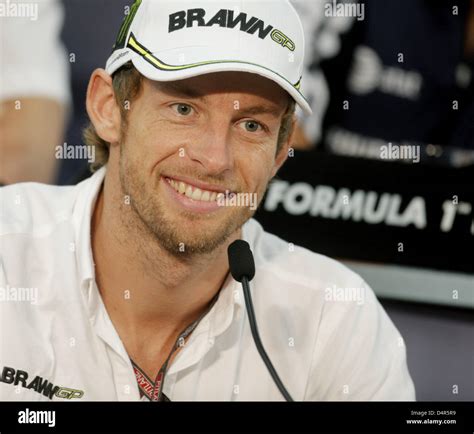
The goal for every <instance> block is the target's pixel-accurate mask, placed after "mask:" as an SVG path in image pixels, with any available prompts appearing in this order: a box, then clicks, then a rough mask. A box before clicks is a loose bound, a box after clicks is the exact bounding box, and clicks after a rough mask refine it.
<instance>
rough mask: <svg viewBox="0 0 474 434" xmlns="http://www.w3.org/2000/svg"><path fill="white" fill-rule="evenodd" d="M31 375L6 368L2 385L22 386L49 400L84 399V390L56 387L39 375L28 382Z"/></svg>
mask: <svg viewBox="0 0 474 434" xmlns="http://www.w3.org/2000/svg"><path fill="white" fill-rule="evenodd" d="M28 377H29V374H28V372H26V371H21V370H20V369H13V368H9V367H8V366H5V367H4V368H3V371H2V373H1V375H0V383H5V384H11V385H12V386H21V387H23V388H24V389H32V390H34V391H35V392H37V393H41V394H43V395H44V396H46V397H47V398H49V399H53V396H56V397H57V398H63V399H78V398H82V396H83V395H84V392H83V391H82V390H76V389H70V388H68V387H61V386H55V385H54V384H53V383H51V382H49V381H48V380H45V379H44V378H42V377H40V376H39V375H37V376H36V377H35V378H33V379H32V380H31V378H30V380H28Z"/></svg>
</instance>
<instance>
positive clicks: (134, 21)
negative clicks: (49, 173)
mask: <svg viewBox="0 0 474 434" xmlns="http://www.w3.org/2000/svg"><path fill="white" fill-rule="evenodd" d="M239 5H240V10H237V9H236V8H235V2H232V1H220V2H209V1H205V0H196V1H176V0H173V1H163V0H160V1H158V0H143V1H137V2H135V4H134V6H133V8H132V10H131V11H130V14H129V16H128V17H127V18H126V20H125V22H124V23H123V25H122V28H121V29H120V31H119V36H118V39H117V42H116V44H115V47H114V51H113V53H112V56H111V57H110V59H109V61H108V62H107V67H106V70H105V71H104V70H102V69H98V70H96V71H94V73H93V74H92V77H91V80H90V84H89V88H88V93H87V111H88V114H89V117H90V120H91V125H90V127H89V128H88V129H87V130H86V134H85V135H86V139H87V142H88V143H89V144H94V146H96V148H97V151H98V152H97V153H96V155H97V161H96V164H95V169H97V168H98V166H101V165H104V166H103V167H101V168H100V169H99V170H98V171H97V172H96V173H95V174H94V175H93V176H92V177H91V178H90V179H88V180H86V181H84V182H82V183H81V184H79V185H77V186H75V187H67V188H55V187H47V186H43V185H39V184H20V185H14V186H10V187H7V188H4V189H3V191H2V196H1V201H2V203H3V206H2V209H3V211H2V212H3V214H2V225H1V248H2V261H1V264H2V267H0V269H3V272H0V276H1V277H0V284H1V286H3V287H5V288H6V287H7V286H8V292H7V294H8V296H9V297H10V301H7V302H5V303H1V304H0V309H1V310H0V319H1V328H0V333H1V342H2V344H1V347H0V348H1V353H0V359H1V363H2V365H1V366H0V368H2V367H3V373H2V378H1V382H0V396H1V398H2V399H4V400H5V399H6V400H13V399H15V400H17V399H29V400H36V399H55V400H61V399H65V398H66V399H82V400H139V399H143V400H152V401H162V400H171V401H180V400H222V401H245V400H283V397H282V395H281V394H280V392H279V390H278V388H277V387H276V385H275V384H274V382H273V380H272V378H271V376H270V374H269V373H268V372H267V369H266V367H265V365H264V363H263V362H262V360H261V358H260V356H259V354H258V352H257V349H256V347H255V344H254V342H253V339H252V335H251V332H250V328H249V324H248V320H247V318H246V310H245V304H244V298H243V293H242V290H241V287H240V284H239V283H237V282H236V281H234V280H233V279H232V277H231V275H230V274H229V266H228V258H227V247H228V246H229V244H230V243H231V242H233V241H234V240H236V239H244V240H246V241H247V242H248V243H249V244H250V247H251V249H252V251H253V254H254V257H255V265H256V275H255V278H254V279H253V280H252V294H253V303H254V307H255V313H256V317H257V322H258V326H259V330H260V335H261V338H262V341H263V344H264V345H265V348H266V351H267V352H268V354H269V355H270V357H271V359H272V362H273V364H274V366H275V368H276V370H277V371H278V374H279V376H280V378H281V379H282V381H283V383H284V384H285V386H286V388H287V389H288V392H289V393H290V394H291V395H292V397H293V399H295V400H369V399H374V400H379V399H380V400H405V399H408V400H411V399H413V398H414V389H413V384H412V381H411V379H410V376H409V374H408V371H407V367H406V360H405V349H404V347H403V340H402V339H401V337H400V335H399V333H398V332H397V330H396V329H395V327H394V326H393V324H392V323H391V321H390V320H389V318H388V317H387V315H386V314H385V312H384V311H383V309H382V308H381V306H380V305H379V304H378V302H377V300H376V299H375V296H374V294H373V292H372V291H371V290H370V288H369V287H368V286H367V285H366V284H365V282H364V281H363V280H362V279H361V278H360V277H358V276H357V275H355V274H354V273H353V272H351V271H349V270H348V269H346V268H345V267H343V266H342V265H341V264H339V263H337V262H335V261H333V260H331V259H329V258H326V257H323V256H320V255H317V254H315V253H312V252H310V251H308V250H305V249H303V248H299V247H294V246H293V245H292V244H291V243H287V242H285V241H283V240H281V239H279V238H277V237H275V236H273V235H271V234H268V233H266V232H264V230H263V228H262V227H261V226H260V225H259V224H258V223H257V222H256V221H255V220H253V219H252V218H251V217H252V215H253V213H254V212H255V207H254V206H252V198H257V201H258V202H260V201H261V200H262V196H263V194H264V192H265V190H266V188H267V186H268V183H269V181H270V180H271V179H272V178H273V177H274V176H275V174H276V173H277V171H278V169H279V168H280V167H281V165H282V164H283V163H284V161H285V160H286V158H287V155H288V147H289V145H288V143H289V141H290V132H291V123H292V122H293V121H292V113H293V111H294V105H295V102H296V103H297V104H299V105H300V106H301V107H302V109H303V110H305V111H306V112H309V111H310V109H309V106H308V104H307V103H306V101H305V99H304V97H303V96H302V95H301V94H300V92H299V90H298V87H299V83H300V81H301V70H302V65H303V49H302V47H303V46H304V36H303V31H302V27H301V24H300V21H299V18H298V16H297V14H296V12H295V10H294V9H293V8H292V6H291V5H290V3H289V2H288V1H287V0H271V1H241V2H239ZM245 200H247V201H245ZM255 205H256V204H255ZM19 288H26V289H24V291H23V292H24V293H25V292H26V294H33V295H35V294H36V298H35V299H34V300H32V301H31V302H30V303H28V302H20V301H18V300H16V301H14V300H11V299H12V298H14V297H15V294H16V295H17V294H18V292H19ZM28 289H29V290H30V291H29V292H27V291H26V290H28ZM35 289H36V292H35ZM341 291H342V292H343V293H347V295H348V296H347V297H342V299H341V297H340V295H341ZM348 291H350V293H349V292H348ZM351 294H352V295H351ZM354 295H356V297H353V296H354ZM25 298H27V297H25ZM30 298H34V297H32V296H30ZM17 299H18V297H17ZM7 325H8V327H7ZM13 325H14V326H13ZM44 382H48V383H47V385H46V386H45V383H44ZM48 387H49V388H48Z"/></svg>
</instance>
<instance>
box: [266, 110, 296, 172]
mask: <svg viewBox="0 0 474 434" xmlns="http://www.w3.org/2000/svg"><path fill="white" fill-rule="evenodd" d="M295 131H296V116H294V115H293V120H292V122H291V133H290V134H289V135H288V139H287V140H286V141H285V142H284V143H283V144H282V145H281V148H280V150H279V151H278V154H277V156H276V158H275V164H274V166H273V170H272V176H271V179H273V178H274V177H275V175H276V174H277V173H278V171H279V170H280V168H281V166H283V164H284V163H285V161H286V159H287V158H288V151H289V149H290V145H291V143H293V138H294V135H295Z"/></svg>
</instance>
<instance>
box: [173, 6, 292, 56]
mask: <svg viewBox="0 0 474 434" xmlns="http://www.w3.org/2000/svg"><path fill="white" fill-rule="evenodd" d="M169 18H170V19H169V27H168V33H171V32H175V31H177V30H181V29H184V28H185V27H194V26H198V27H211V26H216V25H217V26H220V27H227V28H229V29H234V28H235V27H236V26H237V25H240V31H242V32H246V33H250V34H251V35H254V34H255V32H257V31H258V34H257V36H258V37H259V38H260V39H265V38H266V37H267V36H268V35H270V37H271V38H272V40H273V41H274V42H276V43H277V44H278V45H281V46H282V47H283V48H288V50H290V51H295V48H296V46H295V43H294V42H293V41H292V40H291V39H290V38H289V37H288V36H286V35H285V34H284V33H283V32H282V31H280V30H278V29H275V28H274V27H273V26H271V25H268V26H267V25H265V22H264V21H262V20H261V19H259V18H257V17H248V16H247V14H245V13H239V14H238V15H237V16H235V11H233V10H232V9H221V10H220V11H219V12H217V13H216V14H215V15H214V16H213V17H212V18H210V19H208V20H207V21H206V11H205V10H204V9H200V8H199V9H188V10H185V11H179V12H175V13H174V14H171V15H170V17H169Z"/></svg>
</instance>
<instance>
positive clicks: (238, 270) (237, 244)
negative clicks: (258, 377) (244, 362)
mask: <svg viewBox="0 0 474 434" xmlns="http://www.w3.org/2000/svg"><path fill="white" fill-rule="evenodd" d="M227 255H228V257H229V268H230V273H231V274H232V277H233V278H234V279H235V280H237V282H241V283H242V287H243V289H244V297H245V305H246V307H247V313H248V316H249V323H250V330H251V331H252V336H253V340H254V341H255V345H256V347H257V350H258V352H259V354H260V357H261V358H262V360H263V362H264V363H265V366H266V367H267V369H268V371H269V372H270V375H271V376H272V378H273V381H274V382H275V384H276V385H277V387H278V389H279V390H280V392H281V394H282V395H283V396H284V398H285V399H286V400H287V401H293V398H292V397H291V396H290V394H289V393H288V391H287V390H286V389H285V386H284V385H283V383H282V382H281V380H280V377H279V376H278V374H277V372H276V370H275V368H274V367H273V365H272V362H271V361H270V358H269V357H268V355H267V352H266V351H265V348H263V344H262V341H261V340H260V335H259V334H258V329H257V321H256V320H255V312H254V310H253V304H252V297H251V296H250V285H249V282H250V281H251V280H252V279H253V277H254V276H255V262H254V260H253V255H252V251H251V250H250V246H249V244H248V243H247V242H246V241H244V240H235V241H234V242H233V243H232V244H230V245H229V247H228V248H227Z"/></svg>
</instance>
